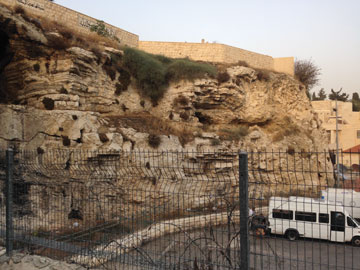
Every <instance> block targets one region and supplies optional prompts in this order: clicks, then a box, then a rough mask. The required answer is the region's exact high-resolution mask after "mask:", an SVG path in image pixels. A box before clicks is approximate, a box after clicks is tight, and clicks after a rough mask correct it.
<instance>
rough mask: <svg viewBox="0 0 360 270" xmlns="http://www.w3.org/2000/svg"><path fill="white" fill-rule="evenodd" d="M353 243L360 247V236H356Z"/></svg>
mask: <svg viewBox="0 0 360 270" xmlns="http://www.w3.org/2000/svg"><path fill="white" fill-rule="evenodd" d="M351 242H352V244H353V245H354V246H356V247H360V237H359V236H355V237H354V238H353V239H352V241H351Z"/></svg>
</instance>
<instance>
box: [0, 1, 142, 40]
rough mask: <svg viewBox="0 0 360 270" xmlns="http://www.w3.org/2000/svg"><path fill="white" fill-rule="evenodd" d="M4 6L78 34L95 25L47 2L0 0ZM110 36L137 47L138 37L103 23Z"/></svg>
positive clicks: (73, 12)
mask: <svg viewBox="0 0 360 270" xmlns="http://www.w3.org/2000/svg"><path fill="white" fill-rule="evenodd" d="M0 4H4V5H6V6H12V7H13V6H21V7H23V8H24V9H25V10H26V12H28V13H30V14H32V15H36V16H39V17H47V18H51V19H52V20H54V21H57V22H59V23H60V24H63V25H66V26H68V27H70V28H71V29H73V31H77V32H80V33H84V34H86V33H89V32H90V29H89V28H90V26H91V25H94V24H96V23H97V20H96V19H95V18H92V17H90V16H87V15H84V14H82V13H79V12H76V11H74V10H71V9H69V8H66V7H63V6H60V5H58V4H55V3H53V2H51V1H48V0H0ZM105 26H106V28H107V30H108V32H109V33H110V35H113V36H116V37H117V38H118V39H119V40H120V42H121V43H122V44H123V45H128V46H131V47H137V46H138V42H139V36H137V35H135V34H133V33H130V32H127V31H125V30H123V29H121V28H118V27H115V26H113V25H110V24H107V23H105Z"/></svg>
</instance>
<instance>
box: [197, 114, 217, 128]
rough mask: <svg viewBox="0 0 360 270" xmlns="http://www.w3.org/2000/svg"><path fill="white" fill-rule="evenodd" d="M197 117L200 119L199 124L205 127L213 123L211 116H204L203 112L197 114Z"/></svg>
mask: <svg viewBox="0 0 360 270" xmlns="http://www.w3.org/2000/svg"><path fill="white" fill-rule="evenodd" d="M195 117H197V118H198V119H199V122H200V123H201V124H204V125H210V124H212V123H213V121H212V119H211V117H210V116H208V115H206V114H203V113H201V112H195Z"/></svg>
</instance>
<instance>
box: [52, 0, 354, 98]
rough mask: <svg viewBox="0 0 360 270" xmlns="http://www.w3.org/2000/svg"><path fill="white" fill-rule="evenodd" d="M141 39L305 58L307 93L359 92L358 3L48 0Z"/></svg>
mask: <svg viewBox="0 0 360 270" xmlns="http://www.w3.org/2000/svg"><path fill="white" fill-rule="evenodd" d="M55 2H56V3H58V4H60V5H63V6H65V7H68V8H71V9H74V10H76V11H79V12H81V13H84V14H86V15H89V16H92V17H94V18H96V19H99V20H103V21H105V22H107V23H110V24H112V25H115V26H117V27H120V28H122V29H124V30H127V31H129V32H132V33H134V34H137V35H138V36H139V39H140V40H143V41H177V42H185V41H186V42H201V39H205V41H208V42H217V43H222V44H227V45H230V46H235V47H239V48H242V49H245V50H250V51H253V52H257V53H262V54H266V55H270V56H272V57H287V56H294V57H295V58H296V59H298V60H309V59H311V60H312V61H313V62H314V64H315V65H317V66H318V67H319V68H321V76H320V83H319V84H318V85H317V86H315V87H314V88H313V89H312V90H313V91H316V92H317V91H318V90H319V89H321V88H324V89H325V91H326V92H327V93H329V92H330V90H331V89H332V88H333V89H334V90H339V89H340V88H343V91H344V92H346V93H348V94H350V97H351V95H352V93H353V92H358V93H360V0H342V1H340V0H247V1H244V0H222V1H220V0H182V1H171V0H131V1H124V0H103V1H95V0H76V1H74V0H55Z"/></svg>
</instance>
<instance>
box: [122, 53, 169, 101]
mask: <svg viewBox="0 0 360 270" xmlns="http://www.w3.org/2000/svg"><path fill="white" fill-rule="evenodd" d="M123 60H124V65H125V67H126V68H127V69H128V70H129V71H130V73H131V74H132V75H133V77H134V78H135V79H136V82H137V85H138V87H139V90H140V91H141V92H142V94H144V95H145V96H147V97H149V98H150V99H151V101H152V102H153V103H154V104H156V103H157V101H158V100H159V99H160V98H161V97H162V96H163V94H164V92H165V90H166V87H167V81H166V79H165V75H166V69H165V66H164V65H163V64H162V63H161V62H160V61H159V60H157V59H156V58H155V57H153V56H152V55H150V54H147V53H145V52H142V51H139V50H136V49H132V48H126V49H125V51H124V59H123Z"/></svg>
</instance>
